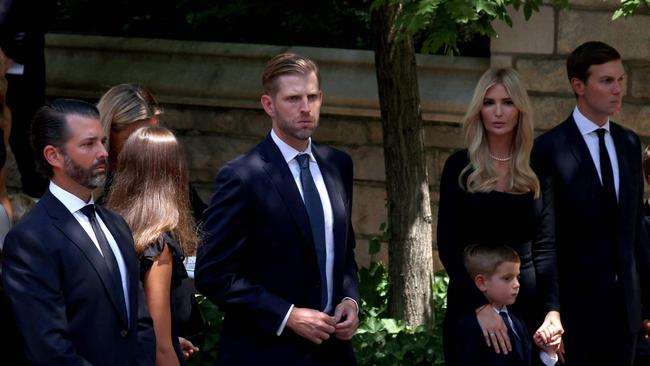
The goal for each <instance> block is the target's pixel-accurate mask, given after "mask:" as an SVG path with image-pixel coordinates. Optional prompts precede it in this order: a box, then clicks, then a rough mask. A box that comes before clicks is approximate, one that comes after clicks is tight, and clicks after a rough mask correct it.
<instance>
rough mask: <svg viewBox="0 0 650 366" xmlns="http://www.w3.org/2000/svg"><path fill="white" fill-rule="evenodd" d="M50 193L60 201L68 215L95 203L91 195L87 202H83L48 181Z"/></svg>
mask: <svg viewBox="0 0 650 366" xmlns="http://www.w3.org/2000/svg"><path fill="white" fill-rule="evenodd" d="M50 192H52V195H54V197H56V198H57V199H58V200H59V201H61V203H63V205H64V206H65V208H67V209H68V211H70V213H75V212H77V211H79V210H80V209H82V208H83V207H84V206H86V205H89V204H94V203H95V201H94V200H93V196H92V195H90V200H89V201H88V202H84V201H83V200H82V199H81V198H79V197H77V196H75V195H74V194H72V193H70V192H68V191H66V190H65V189H63V188H61V187H59V186H57V185H56V183H54V182H53V181H50Z"/></svg>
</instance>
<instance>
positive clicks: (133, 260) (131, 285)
mask: <svg viewBox="0 0 650 366" xmlns="http://www.w3.org/2000/svg"><path fill="white" fill-rule="evenodd" d="M96 209H97V211H96V212H97V214H98V215H99V216H100V217H101V219H102V221H103V222H104V224H105V225H106V227H107V228H108V231H110V232H111V235H113V239H115V243H117V246H118V247H119V248H120V253H122V259H123V260H124V266H125V270H126V284H127V288H126V291H127V293H128V294H129V304H127V306H129V314H131V315H133V314H135V313H134V311H137V309H135V301H134V299H137V296H138V292H137V290H138V280H139V278H138V276H137V275H135V274H137V273H138V266H139V264H138V261H137V257H136V256H135V244H134V243H133V239H132V238H133V237H132V234H131V232H130V231H128V230H127V227H126V226H125V225H117V224H116V223H115V221H113V220H111V219H110V218H109V217H108V216H107V214H106V212H104V208H103V207H101V206H96ZM131 318H133V316H131Z"/></svg>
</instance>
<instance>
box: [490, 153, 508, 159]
mask: <svg viewBox="0 0 650 366" xmlns="http://www.w3.org/2000/svg"><path fill="white" fill-rule="evenodd" d="M488 155H489V156H490V157H491V158H492V159H494V160H496V161H509V160H510V159H512V155H510V156H507V157H505V158H500V157H498V156H494V155H492V153H491V152H488Z"/></svg>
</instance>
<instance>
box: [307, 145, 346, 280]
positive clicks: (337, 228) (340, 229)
mask: <svg viewBox="0 0 650 366" xmlns="http://www.w3.org/2000/svg"><path fill="white" fill-rule="evenodd" d="M311 149H312V153H313V154H314V156H315V157H316V161H317V162H318V168H319V169H320V172H321V174H322V176H323V180H324V181H325V187H327V195H328V196H329V199H330V204H331V205H332V216H333V220H332V221H333V223H332V229H333V230H332V231H333V238H334V260H335V261H336V260H337V258H344V255H343V251H344V250H345V245H343V243H345V241H346V231H345V225H346V219H345V218H346V214H345V204H344V201H343V197H342V196H341V194H342V192H343V191H344V190H343V184H342V180H341V175H340V174H339V171H338V168H337V167H336V166H334V165H333V164H332V161H331V159H326V158H325V157H324V156H323V151H322V147H321V146H319V145H317V144H314V143H313V141H312V145H311ZM335 263H336V262H335ZM336 264H338V263H336ZM337 267H338V266H337V265H335V268H337ZM339 272H340V271H336V270H335V271H334V273H339Z"/></svg>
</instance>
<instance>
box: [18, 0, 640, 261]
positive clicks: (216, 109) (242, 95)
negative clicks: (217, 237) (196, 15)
mask: <svg viewBox="0 0 650 366" xmlns="http://www.w3.org/2000/svg"><path fill="white" fill-rule="evenodd" d="M618 4H620V3H619V2H618V1H616V0H605V1H593V0H580V1H578V0H575V1H570V9H569V10H559V9H557V8H554V7H553V6H551V5H544V6H542V7H541V8H540V12H539V13H535V14H534V15H533V17H532V18H531V19H530V20H529V21H528V22H525V21H524V19H523V15H521V14H515V13H513V14H512V17H513V21H514V28H512V29H511V28H509V27H507V26H506V25H505V24H504V23H502V22H495V28H496V30H497V32H498V34H499V36H498V37H497V38H494V39H493V40H492V42H491V51H492V56H491V58H489V59H480V58H465V57H453V58H451V57H443V56H423V55H418V59H417V62H418V73H419V85H420V93H421V98H422V111H423V117H424V120H425V127H424V128H425V131H424V133H425V147H426V150H427V159H428V171H429V182H430V184H431V188H432V194H431V201H432V212H433V215H434V218H433V219H434V223H435V222H437V211H438V209H437V207H438V205H437V203H438V184H439V179H440V172H441V169H442V166H443V164H444V161H445V159H446V158H447V157H448V156H449V155H450V154H451V153H452V152H453V151H455V150H456V149H458V148H460V147H461V145H462V139H461V134H460V127H459V122H460V120H461V118H462V115H463V113H464V109H465V106H466V105H467V103H468V102H469V100H470V98H471V93H472V91H473V89H474V86H475V84H476V81H477V80H478V78H479V77H480V75H481V74H482V73H483V71H484V70H485V69H487V68H488V67H489V66H490V65H494V66H513V67H515V68H517V69H518V70H519V72H520V73H521V75H522V77H523V78H524V80H525V82H526V83H527V86H528V88H529V91H530V95H531V99H532V102H533V106H534V111H535V115H536V126H537V129H538V132H541V131H543V130H546V129H548V128H550V127H552V126H554V125H555V124H557V123H559V122H561V121H563V120H564V119H565V118H566V116H568V114H569V113H570V111H571V110H572V108H573V106H574V103H575V100H574V97H573V94H572V93H571V90H570V87H569V83H568V81H567V80H566V76H565V75H566V72H565V69H564V60H565V58H566V56H567V54H568V53H570V52H571V50H572V49H573V48H575V47H576V46H577V45H579V44H580V43H582V42H584V41H587V40H602V41H605V42H607V43H609V44H611V45H613V46H615V47H616V48H617V49H618V50H619V51H620V52H621V54H622V56H623V59H624V61H625V67H626V71H627V74H628V75H627V80H628V82H627V90H626V97H625V99H624V106H623V110H622V113H621V115H620V116H616V117H615V119H616V120H617V121H620V122H621V123H622V124H624V125H626V126H628V127H631V128H633V129H634V130H636V131H637V132H638V133H639V134H640V135H641V136H642V139H643V140H644V141H645V142H650V123H648V122H647V120H648V117H650V107H648V105H650V86H648V85H649V84H648V82H649V81H650V76H648V75H650V73H649V71H650V59H649V57H648V56H650V47H648V46H650V45H649V44H648V43H649V42H650V41H649V40H650V28H648V27H644V25H645V24H648V21H650V19H649V18H650V16H649V15H644V14H641V15H636V16H634V17H632V18H630V19H627V20H619V21H617V22H612V21H611V15H612V12H613V9H614V8H615V7H616V6H617V5H618ZM284 51H290V52H297V53H301V54H305V55H307V56H310V57H312V58H313V59H315V60H316V61H317V62H318V63H319V65H320V66H321V73H322V77H323V85H322V89H323V90H324V93H325V101H324V105H323V109H322V117H321V118H322V120H321V127H320V128H319V130H318V131H317V133H316V135H315V139H317V140H318V141H320V142H324V143H327V144H331V145H334V146H336V147H338V148H340V149H342V150H344V151H346V152H348V153H349V154H350V155H351V156H352V158H353V160H354V163H355V184H354V195H355V202H354V207H353V210H354V211H353V212H354V215H353V225H354V227H355V229H356V233H357V238H358V250H357V257H358V259H359V262H360V263H361V264H367V263H368V262H369V260H370V259H371V258H370V257H369V255H368V254H367V252H368V251H367V244H368V239H370V238H372V237H373V236H375V235H378V233H379V226H380V224H381V223H382V222H385V220H386V218H385V217H386V209H385V207H384V200H385V188H384V182H385V178H384V176H385V172H384V158H383V154H382V130H381V123H380V121H379V108H378V97H377V86H376V78H375V72H374V59H373V54H372V52H369V51H355V50H341V49H323V48H309V47H283V46H269V45H245V44H226V43H206V42H187V41H169V40H152V39H137V38H136V39H133V38H129V39H126V38H110V37H98V36H75V35H63V34H49V35H48V36H47V51H46V58H47V67H48V75H47V76H48V79H47V83H48V88H47V95H48V97H50V98H52V97H57V96H65V97H75V98H84V99H87V100H89V101H93V102H94V101H96V100H97V99H98V98H99V96H100V95H101V94H102V93H103V92H104V91H106V90H107V89H108V88H109V87H110V86H111V85H114V84H118V83H123V82H139V83H142V84H143V85H146V86H147V87H149V88H150V89H151V90H152V91H153V92H154V94H156V96H157V97H158V98H159V101H160V102H161V104H162V105H163V107H164V109H165V114H164V117H163V119H162V120H163V123H164V124H165V125H167V126H169V127H171V128H173V129H174V130H175V131H176V132H177V133H178V135H179V137H180V139H181V141H182V142H183V145H184V147H185V149H186V151H187V157H188V160H189V165H190V169H191V178H192V181H193V183H194V184H195V186H196V187H197V188H198V189H199V192H200V194H201V195H202V197H203V198H204V200H206V201H208V200H209V198H210V195H211V194H212V191H213V189H214V186H213V180H214V177H215V174H216V172H217V170H218V169H219V168H220V167H221V166H222V165H223V164H224V163H225V162H227V161H228V160H230V159H232V158H234V157H235V156H237V155H238V154H241V153H244V152H245V151H247V150H248V149H250V148H251V147H252V146H254V145H255V144H256V143H257V142H258V141H259V140H260V139H261V138H262V137H263V136H265V135H266V133H268V131H269V129H270V121H269V119H268V117H267V116H266V115H265V114H264V112H263V110H262V109H261V106H260V104H259V97H260V94H261V87H260V74H261V70H262V68H263V65H264V63H265V61H266V60H267V59H269V58H270V57H271V56H273V55H274V54H276V53H279V52H284ZM10 169H11V170H10V189H11V190H13V191H15V190H16V187H17V186H18V184H19V181H18V179H17V172H16V170H15V167H11V166H10ZM434 233H435V225H434ZM434 238H435V235H434ZM434 245H435V243H434ZM378 258H379V259H384V260H385V259H386V248H385V246H384V248H383V250H382V252H381V253H380V254H379V255H378ZM436 267H437V268H441V266H440V264H439V263H438V262H436Z"/></svg>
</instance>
